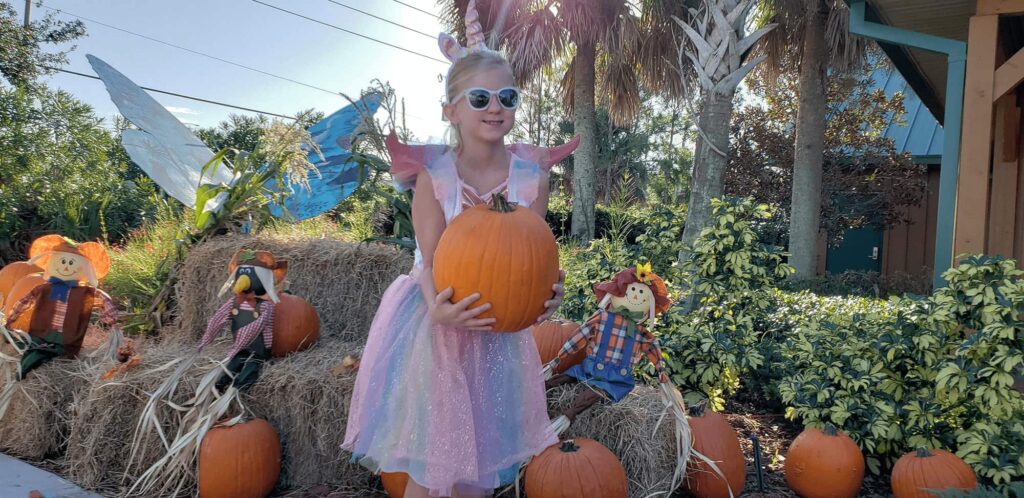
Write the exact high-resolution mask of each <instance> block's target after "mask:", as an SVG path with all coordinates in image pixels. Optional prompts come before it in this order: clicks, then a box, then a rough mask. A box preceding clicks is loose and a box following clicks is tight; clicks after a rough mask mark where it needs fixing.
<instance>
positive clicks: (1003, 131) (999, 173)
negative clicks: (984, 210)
mask: <svg viewBox="0 0 1024 498" xmlns="http://www.w3.org/2000/svg"><path fill="white" fill-rule="evenodd" d="M1019 124H1020V108H1018V107H1017V96H1016V95H1014V94H1010V95H1006V96H1004V97H1003V98H1001V99H999V100H998V101H997V102H996V127H995V154H994V156H995V157H994V158H993V167H992V199H991V204H990V210H989V222H988V251H987V252H988V254H993V255H1000V256H1006V257H1007V258H1012V257H1013V253H1014V250H1013V249H1014V241H1013V239H1014V228H1015V223H1016V214H1017V213H1016V211H1017V209H1016V207H1017V206H1016V200H1017V158H1018V155H1019V154H1018V151H1017V147H1018V145H1019V143H1020V141H1019V138H1018V137H1019V136H1020V129H1019Z"/></svg>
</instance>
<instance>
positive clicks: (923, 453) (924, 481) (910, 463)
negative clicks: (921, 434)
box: [890, 448, 978, 498]
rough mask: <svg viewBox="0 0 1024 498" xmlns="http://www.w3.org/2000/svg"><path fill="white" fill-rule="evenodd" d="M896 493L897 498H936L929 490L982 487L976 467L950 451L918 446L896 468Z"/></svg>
mask: <svg viewBox="0 0 1024 498" xmlns="http://www.w3.org/2000/svg"><path fill="white" fill-rule="evenodd" d="M890 483H891V484H892V494H893V496H895V497H896V498H933V497H934V496H935V495H934V494H932V493H929V492H928V491H925V490H928V489H960V490H964V491H969V490H972V489H974V488H976V487H978V478H977V477H976V476H975V475H974V469H972V468H971V466H970V465H967V463H965V462H964V461H963V460H961V459H960V457H958V456H956V455H954V454H952V453H950V452H948V451H946V450H928V449H925V448H918V450H917V451H912V452H910V453H907V454H906V455H903V456H902V457H900V459H899V460H897V461H896V465H894V466H893V468H892V478H891V480H890Z"/></svg>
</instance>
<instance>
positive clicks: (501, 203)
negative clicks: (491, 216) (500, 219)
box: [491, 193, 518, 213]
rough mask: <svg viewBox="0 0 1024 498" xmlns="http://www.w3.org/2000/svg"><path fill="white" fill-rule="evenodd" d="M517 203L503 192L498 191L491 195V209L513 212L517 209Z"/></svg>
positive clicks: (500, 211)
mask: <svg viewBox="0 0 1024 498" xmlns="http://www.w3.org/2000/svg"><path fill="white" fill-rule="evenodd" d="M517 205H518V204H517V203H515V202H509V201H508V199H506V198H505V196H504V195H503V194H500V193H497V194H494V195H492V196H491V211H497V212H499V213H511V212H512V211H515V210H516V206H517Z"/></svg>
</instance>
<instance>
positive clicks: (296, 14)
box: [252, 0, 449, 65]
mask: <svg viewBox="0 0 1024 498" xmlns="http://www.w3.org/2000/svg"><path fill="white" fill-rule="evenodd" d="M252 1H253V2H255V3H258V4H260V5H265V6H267V7H270V8H272V9H276V10H280V11H281V12H286V13H288V14H291V15H293V16H295V17H301V18H303V19H305V20H307V21H312V22H315V23H317V24H322V25H324V26H327V27H329V28H334V29H336V30H338V31H344V32H345V33H348V34H350V35H355V36H358V37H360V38H365V39H367V40H370V41H375V42H377V43H380V44H381V45H387V46H389V47H391V48H395V49H398V50H401V51H403V52H408V53H410V54H413V55H418V56H420V57H423V58H425V59H430V60H432V61H437V62H440V63H442V64H446V65H447V64H449V62H447V61H443V60H441V59H438V58H436V57H431V56H429V55H424V54H421V53H419V52H415V51H412V50H409V49H407V48H405V47H400V46H398V45H395V44H393V43H388V42H386V41H382V40H378V39H376V38H374V37H372V36H366V35H363V34H359V33H356V32H355V31H349V30H347V29H345V28H342V27H340V26H335V25H333V24H330V23H326V22H323V21H321V20H319V19H314V18H312V17H308V16H304V15H302V14H299V13H298V12H292V11H290V10H288V9H284V8H281V7H278V6H276V5H271V4H269V3H266V2H263V1H261V0H252Z"/></svg>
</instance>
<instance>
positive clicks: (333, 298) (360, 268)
mask: <svg viewBox="0 0 1024 498" xmlns="http://www.w3.org/2000/svg"><path fill="white" fill-rule="evenodd" d="M242 247H248V248H256V249H264V250H268V251H271V252H273V253H274V255H275V256H276V257H278V258H283V259H287V260H288V262H289V263H288V282H289V286H288V289H289V290H290V291H291V292H293V293H295V294H296V295H298V296H300V297H302V298H304V299H306V300H307V301H309V303H310V304H312V305H313V307H314V308H316V309H317V312H318V314H319V315H320V335H321V337H325V336H334V337H337V338H338V339H340V340H342V341H345V342H364V341H365V340H366V335H367V333H368V332H369V330H370V322H371V321H372V320H373V315H374V313H375V312H376V311H377V305H378V304H379V303H380V297H381V295H382V294H384V290H385V289H386V288H387V286H388V285H389V284H391V282H392V281H394V279H395V278H396V277H397V276H399V275H401V274H402V273H405V272H407V271H408V270H409V269H410V268H411V267H412V256H411V255H410V254H408V253H406V252H402V251H399V250H398V249H395V248H393V247H391V246H386V245H383V244H356V243H351V242H342V241H338V240H333V239H309V238H281V237H266V236H256V237H251V236H224V237H217V238H215V239H213V240H211V241H209V242H206V243H204V244H202V245H200V246H197V247H194V248H192V250H191V251H189V254H188V257H187V258H186V259H185V263H184V265H182V268H181V270H180V272H179V274H178V284H177V286H176V288H175V294H176V296H177V297H176V298H177V301H178V315H179V322H178V324H179V326H180V328H181V329H182V330H183V331H184V332H185V333H186V334H189V335H190V336H191V337H199V336H201V335H202V332H203V331H204V330H205V329H206V322H207V320H209V318H210V316H212V315H213V313H214V312H215V311H217V307H218V306H219V305H220V304H221V303H222V302H223V300H224V298H222V297H217V292H218V291H219V290H220V287H221V285H223V284H224V280H225V279H226V278H227V264H228V261H229V260H230V259H231V256H232V255H234V253H235V252H236V251H237V250H238V249H241V248H242Z"/></svg>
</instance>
